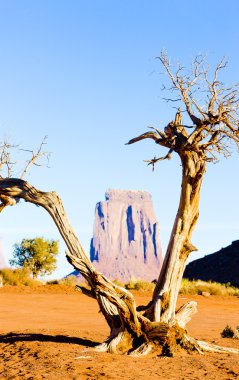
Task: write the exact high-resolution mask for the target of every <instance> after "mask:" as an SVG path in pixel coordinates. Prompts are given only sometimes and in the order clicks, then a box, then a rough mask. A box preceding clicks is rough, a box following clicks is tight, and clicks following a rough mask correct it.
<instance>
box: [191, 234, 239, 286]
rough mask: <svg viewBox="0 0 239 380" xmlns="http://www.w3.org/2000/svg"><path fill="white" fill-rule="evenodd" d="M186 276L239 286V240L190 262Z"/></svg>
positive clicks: (192, 278)
mask: <svg viewBox="0 0 239 380" xmlns="http://www.w3.org/2000/svg"><path fill="white" fill-rule="evenodd" d="M184 278H188V279H189V280H203V281H215V282H220V283H223V284H226V283H228V282H230V283H231V285H234V286H239V240H235V241H233V242H232V244H231V245H229V246H228V247H225V248H222V249H221V250H220V251H218V252H215V253H212V254H211V255H207V256H205V257H203V258H201V259H198V260H194V261H192V262H191V263H189V264H188V265H187V267H186V269H185V273H184Z"/></svg>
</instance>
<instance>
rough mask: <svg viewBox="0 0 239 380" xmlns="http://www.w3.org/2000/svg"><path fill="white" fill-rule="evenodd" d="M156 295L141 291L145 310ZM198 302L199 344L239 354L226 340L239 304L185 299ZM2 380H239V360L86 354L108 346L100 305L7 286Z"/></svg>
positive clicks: (71, 294)
mask: <svg viewBox="0 0 239 380" xmlns="http://www.w3.org/2000/svg"><path fill="white" fill-rule="evenodd" d="M149 296H150V295H149V294H144V293H137V294H136V299H137V304H145V303H146V302H147V301H148V299H149ZM189 299H190V300H192V299H193V300H196V301H197V302H198V314H196V315H195V316H194V318H193V320H192V322H191V323H190V324H189V325H188V328H189V332H190V334H191V335H193V336H194V337H196V338H199V339H202V340H208V341H210V342H214V343H216V344H219V345H224V346H231V347H237V348H239V340H233V339H222V338H221V337H220V332H221V331H222V329H223V328H224V327H225V326H226V324H229V325H231V326H233V327H236V326H237V325H238V324H239V298H237V297H219V296H211V297H208V298H205V297H202V296H190V297H185V296H183V297H180V300H179V303H180V304H182V303H185V302H187V301H188V300H189ZM0 300H1V310H0V380H3V379H14V380H15V379H32V380H39V379H49V380H50V379H51V380H53V379H54V380H61V379H62V380H63V379H64V380H67V379H75V380H86V379H88V380H94V379H112V380H113V379H114V380H116V379H117V380H118V379H124V380H133V379H137V380H148V379H150V380H151V379H152V380H156V379H161V380H165V379H167V380H174V379H178V380H183V379H184V380H185V379H190V380H194V379H198V380H199V379H200V380H201V379H210V380H214V379H218V380H219V379H220V380H229V379H230V380H231V379H236V378H239V355H233V354H215V353H214V354H205V355H199V354H197V353H193V354H187V353H178V354H177V355H176V356H175V357H173V358H165V357H158V356H146V357H141V358H132V357H130V356H120V355H113V354H108V353H96V352H92V351H87V352H84V350H85V349H86V348H89V347H92V346H94V345H95V344H96V343H99V342H102V341H103V340H104V339H105V338H106V337H107V334H108V332H109V331H108V327H107V325H106V322H105V321H104V318H103V317H102V315H101V314H100V313H99V310H98V306H97V303H96V301H94V300H93V299H90V298H88V297H86V296H83V295H81V294H80V293H78V292H76V291H73V290H70V289H69V288H64V287H63V288H61V289H59V287H58V288H57V287H55V286H52V287H50V288H49V287H41V289H38V290H32V289H30V288H25V289H19V288H17V287H15V288H14V287H4V288H2V289H1V290H0Z"/></svg>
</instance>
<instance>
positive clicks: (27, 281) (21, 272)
mask: <svg viewBox="0 0 239 380" xmlns="http://www.w3.org/2000/svg"><path fill="white" fill-rule="evenodd" d="M0 275H1V276H2V279H3V285H14V286H19V285H25V286H37V285H41V284H42V283H41V282H40V281H38V280H33V279H32V278H31V277H30V272H29V271H28V270H27V269H25V268H18V269H9V268H5V269H2V270H0Z"/></svg>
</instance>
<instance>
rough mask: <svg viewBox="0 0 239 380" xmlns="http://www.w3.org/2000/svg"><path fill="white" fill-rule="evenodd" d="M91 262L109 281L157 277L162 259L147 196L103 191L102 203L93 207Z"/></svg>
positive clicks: (139, 193)
mask: <svg viewBox="0 0 239 380" xmlns="http://www.w3.org/2000/svg"><path fill="white" fill-rule="evenodd" d="M90 260H91V261H92V263H93V264H94V266H95V267H96V269H97V270H98V271H100V272H101V273H103V274H105V275H106V276H107V277H109V278H111V279H118V280H121V281H123V282H126V281H128V280H130V279H131V278H135V279H145V280H147V281H152V280H154V279H155V278H158V275H159V272H160V269H161V266H162V261H163V260H162V251H161V245H160V238H159V224H158V222H157V219H156V216H155V213H154V210H153V203H152V197H151V195H150V193H148V192H146V191H139V190H114V189H110V190H108V191H107V192H106V194H105V201H101V202H99V203H97V204H96V209H95V222H94V233H93V238H92V240H91V246H90ZM73 274H77V272H73Z"/></svg>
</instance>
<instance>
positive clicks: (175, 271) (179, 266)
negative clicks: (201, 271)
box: [153, 152, 205, 323]
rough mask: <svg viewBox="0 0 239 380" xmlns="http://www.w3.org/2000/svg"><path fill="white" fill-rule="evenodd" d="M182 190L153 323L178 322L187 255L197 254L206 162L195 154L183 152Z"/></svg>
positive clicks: (155, 292)
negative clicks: (194, 240) (195, 235)
mask: <svg viewBox="0 0 239 380" xmlns="http://www.w3.org/2000/svg"><path fill="white" fill-rule="evenodd" d="M180 157H181V162H182V187H181V196H180V203H179V208H178V212H177V215H176V219H175V222H174V226H173V230H172V233H171V237H170V241H169V244H168V249H167V252H166V256H165V259H164V263H163V267H162V270H161V272H160V275H159V279H158V282H157V284H156V287H155V290H154V294H153V307H154V318H153V319H154V320H155V321H162V322H166V323H170V321H172V320H174V319H175V310H176V302H177V298H178V292H179V289H180V285H181V281H182V277H183V272H184V269H185V265H186V260H187V258H188V255H189V254H190V253H191V252H192V251H194V250H196V247H194V245H193V244H192V243H191V236H192V232H193V230H194V228H195V225H196V223H197V220H198V216H199V200H200V189H201V184H202V178H203V174H204V172H205V162H204V161H203V160H201V159H200V157H199V155H198V154H196V153H195V152H183V154H181V155H180Z"/></svg>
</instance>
